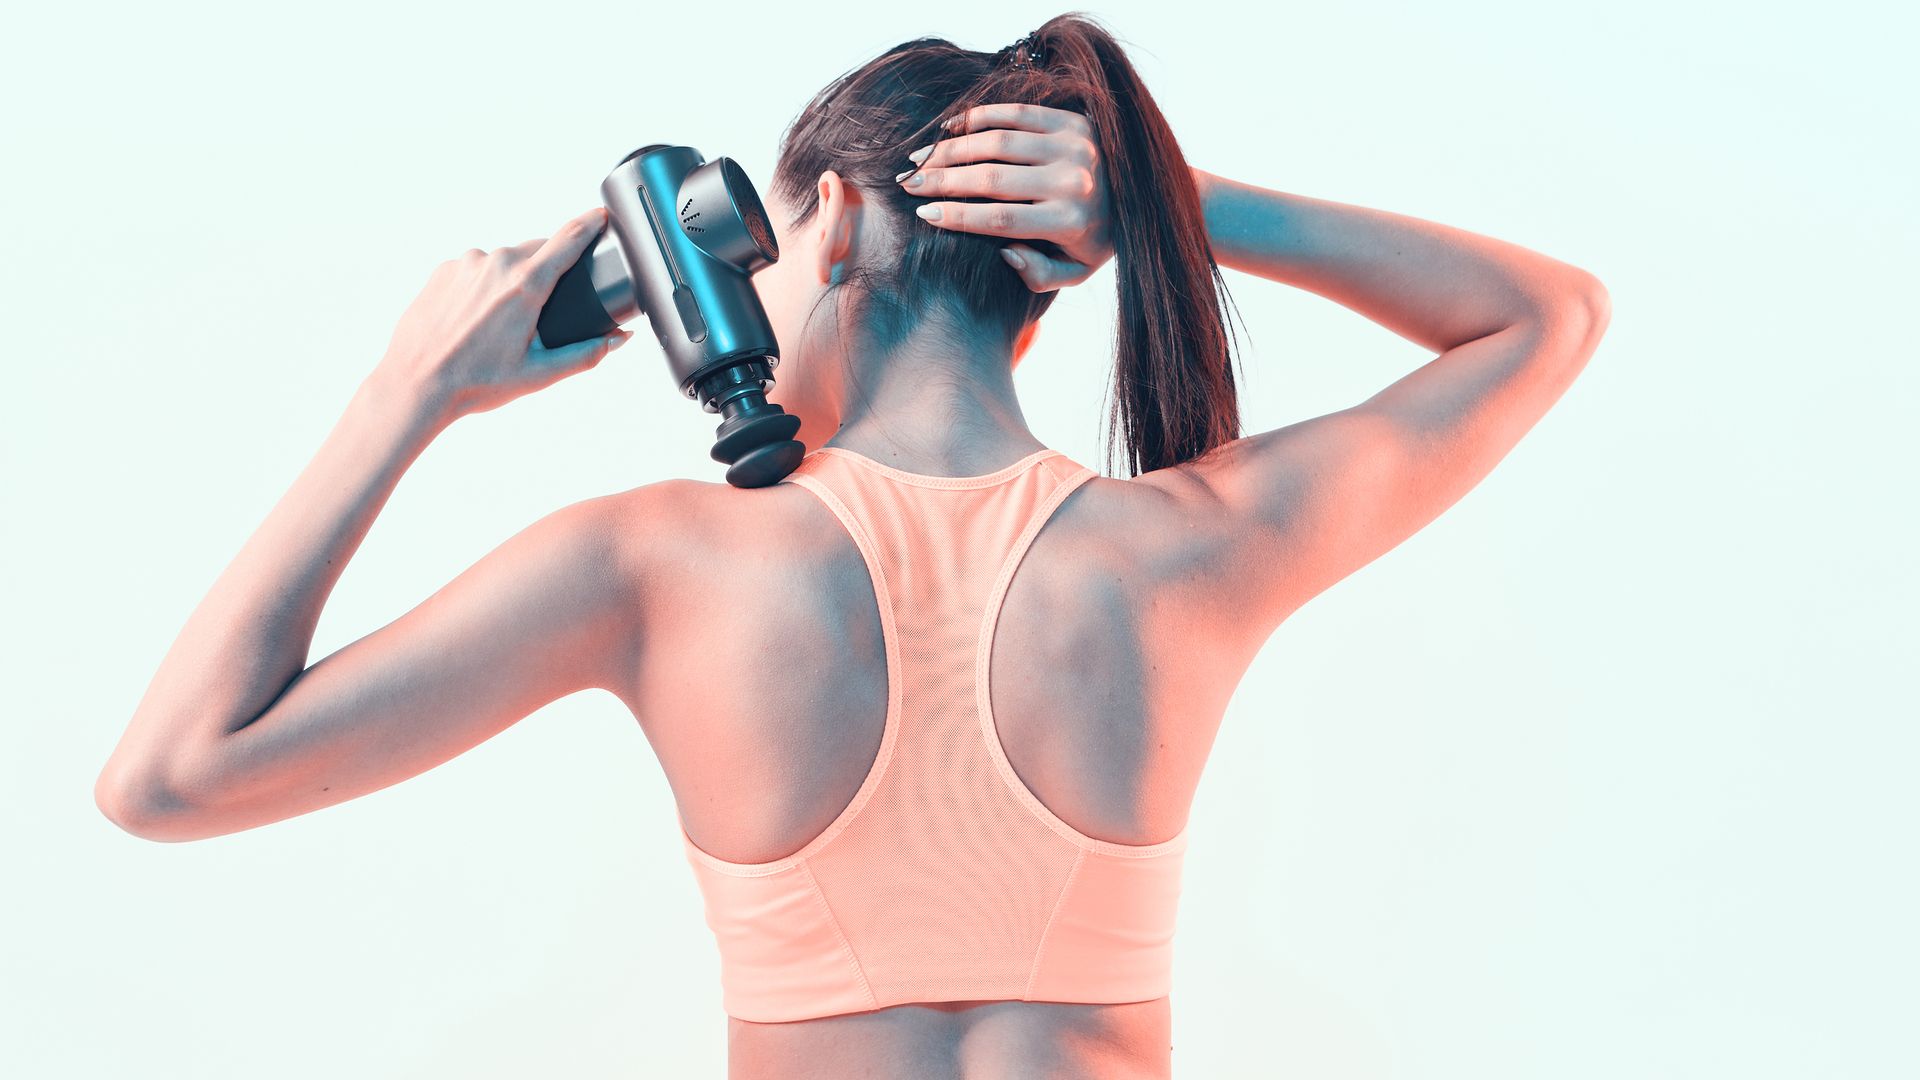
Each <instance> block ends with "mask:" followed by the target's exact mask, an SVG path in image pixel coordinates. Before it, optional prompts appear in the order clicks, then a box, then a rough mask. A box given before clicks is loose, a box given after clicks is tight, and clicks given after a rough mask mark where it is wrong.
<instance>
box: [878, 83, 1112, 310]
mask: <svg viewBox="0 0 1920 1080" xmlns="http://www.w3.org/2000/svg"><path fill="white" fill-rule="evenodd" d="M943 126H944V127H945V129H946V130H948V131H951V132H954V133H955V134H954V135H953V136H952V137H951V138H946V139H942V140H940V141H939V142H936V143H931V144H929V145H927V146H924V147H921V148H920V149H919V150H916V151H914V153H912V154H909V155H907V156H908V157H909V158H910V159H913V160H916V161H918V162H919V163H920V164H919V167H918V168H916V169H912V170H909V171H908V172H905V173H901V174H900V184H901V188H902V189H903V190H905V191H906V192H907V193H908V194H909V195H915V196H920V197H922V198H931V199H941V198H948V199H953V198H962V197H976V198H989V199H1009V200H1013V199H1022V200H1026V201H1024V202H993V203H969V202H934V203H924V204H921V205H920V206H918V207H916V208H915V210H916V212H917V213H919V214H920V216H921V217H922V218H923V219H924V220H926V221H927V222H928V223H929V224H933V225H937V226H939V227H940V228H942V229H952V230H954V231H956V232H970V233H983V234H987V235H991V236H1005V237H1019V238H1022V239H1031V240H1044V241H1047V242H1049V243H1051V244H1053V245H1054V247H1056V248H1057V249H1059V251H1060V252H1061V255H1060V256H1058V257H1056V256H1053V255H1049V254H1048V253H1046V252H1044V251H1042V250H1041V249H1040V248H1038V247H1035V246H1034V245H1032V244H1023V243H1019V242H1017V241H1016V242H1014V243H1011V244H1006V245H1004V246H1002V247H1001V250H1002V251H1011V252H1013V253H1014V254H1016V255H1018V256H1019V257H1020V260H1021V264H1022V265H1019V266H1016V267H1015V270H1016V271H1017V272H1018V273H1019V274H1020V278H1021V280H1022V281H1024V282H1026V285H1027V288H1029V289H1031V290H1033V291H1034V292H1051V291H1053V290H1055V289H1063V288H1066V287H1067V286H1069V285H1078V284H1080V283H1081V282H1083V281H1085V280H1087V279H1088V278H1090V277H1092V276H1093V275H1094V272H1095V271H1097V270H1099V269H1100V268H1101V267H1102V266H1104V265H1106V262H1107V260H1108V259H1111V258H1113V235H1112V230H1111V228H1110V227H1109V226H1110V221H1111V217H1112V214H1111V210H1110V209H1109V205H1108V197H1107V180H1106V176H1105V174H1104V170H1103V167H1102V162H1101V159H1100V145H1099V143H1098V142H1096V141H1095V138H1094V131H1093V123H1092V121H1090V120H1088V119H1087V118H1086V117H1085V116H1082V115H1081V114H1079V113H1076V112H1069V111H1067V110H1065V109H1055V108H1051V107H1049V106H1046V105H1031V104H1024V103H1020V102H995V103H992V104H987V105H975V106H974V107H973V108H971V109H968V110H966V111H965V112H962V113H960V114H959V115H957V116H955V117H953V118H952V119H951V120H949V121H948V122H947V123H946V124H945V125H943ZM989 129H991V130H989ZM970 162H984V163H987V164H969V163H970ZM1002 163H1005V164H1002ZM928 207H931V208H932V209H931V210H929V209H928Z"/></svg>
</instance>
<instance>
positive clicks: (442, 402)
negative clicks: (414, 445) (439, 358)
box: [354, 364, 459, 438]
mask: <svg viewBox="0 0 1920 1080" xmlns="http://www.w3.org/2000/svg"><path fill="white" fill-rule="evenodd" d="M354 405H355V407H356V408H358V409H361V410H362V411H368V412H372V413H375V414H377V415H380V416H383V417H385V418H386V419H387V421H388V422H389V423H392V424H394V425H397V426H400V427H402V428H405V429H406V430H408V431H410V432H413V433H417V434H419V435H421V436H422V437H425V438H432V437H433V436H434V435H437V434H439V433H440V432H441V431H444V430H446V428H447V426H448V425H449V424H452V423H453V422H454V421H455V420H457V419H459V413H458V412H457V411H456V410H455V409H454V406H453V395H451V394H449V393H447V392H446V391H445V390H444V389H443V388H441V387H439V386H436V385H434V384H432V383H430V382H427V381H424V380H421V379H418V378H414V377H412V376H410V375H407V374H405V373H403V372H400V371H396V370H394V369H392V368H391V367H389V366H388V365H386V364H381V365H380V366H378V367H376V368H374V370H373V371H372V373H370V374H369V375H368V376H367V377H366V378H365V379H363V380H361V382H360V386H359V388H358V389H357V390H356V391H355V392H354Z"/></svg>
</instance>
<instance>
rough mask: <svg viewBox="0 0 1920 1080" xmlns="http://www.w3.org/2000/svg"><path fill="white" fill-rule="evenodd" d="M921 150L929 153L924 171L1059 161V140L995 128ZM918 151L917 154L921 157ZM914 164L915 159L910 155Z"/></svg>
mask: <svg viewBox="0 0 1920 1080" xmlns="http://www.w3.org/2000/svg"><path fill="white" fill-rule="evenodd" d="M920 149H923V150H929V153H928V154H927V156H926V157H925V158H923V159H922V160H921V161H920V167H921V168H923V169H931V168H936V167H939V166H943V165H961V164H964V163H966V162H969V161H1009V162H1013V163H1014V164H1016V165H1044V164H1046V163H1047V162H1050V161H1055V160H1058V159H1059V157H1060V144H1059V136H1057V135H1054V134H1052V133H1048V132H1037V131H1016V130H1014V129H1012V128H994V129H993V130H991V131H976V132H973V133H972V134H970V135H953V136H950V137H948V138H945V139H941V140H939V141H938V142H934V143H931V144H929V145H928V146H926V147H921V148H920ZM919 152H920V151H919V150H915V151H914V153H916V154H917V153H919ZM907 160H908V161H912V160H913V157H912V155H911V154H910V155H908V157H907Z"/></svg>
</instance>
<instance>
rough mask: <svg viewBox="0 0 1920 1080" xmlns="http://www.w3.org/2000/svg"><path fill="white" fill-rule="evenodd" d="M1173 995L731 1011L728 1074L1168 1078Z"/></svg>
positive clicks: (741, 1077)
mask: <svg viewBox="0 0 1920 1080" xmlns="http://www.w3.org/2000/svg"><path fill="white" fill-rule="evenodd" d="M1169 1001H1170V999H1169V998H1167V997H1165V996H1162V997H1159V998H1155V999H1153V1000H1151V1001H1137V1002H1126V1003H1118V1004H1084V1003H1059V1002H1031V1001H952V1002H934V1003H912V1004H901V1005H895V1006H890V1007H887V1008H883V1009H878V1010H873V1011H870V1012H864V1013H857V1014H853V1015H846V1016H826V1017H820V1018H817V1019H813V1020H804V1021H799V1022H795V1023H778V1024H763V1023H754V1022H751V1021H746V1020H740V1019H730V1020H729V1021H728V1024H727V1045H728V1072H727V1075H728V1077H729V1080H771V1078H775V1077H779V1078H782V1080H785V1078H789V1077H793V1076H798V1075H810V1074H809V1073H808V1071H807V1070H810V1069H811V1070H820V1069H822V1068H823V1067H825V1066H829V1065H830V1066H831V1067H830V1068H826V1069H825V1074H827V1075H834V1076H913V1077H915V1078H916V1080H919V1078H925V1080H978V1078H987V1077H996V1078H997V1077H1005V1076H1024V1075H1028V1074H1029V1073H1032V1072H1034V1071H1036V1070H1044V1072H1045V1073H1046V1074H1047V1075H1063V1076H1098V1077H1101V1078H1102V1080H1165V1078H1167V1077H1169V1076H1171V1074H1172V1043H1173V1031H1172V1028H1173V1024H1172V1009H1171V1006H1170V1003H1169Z"/></svg>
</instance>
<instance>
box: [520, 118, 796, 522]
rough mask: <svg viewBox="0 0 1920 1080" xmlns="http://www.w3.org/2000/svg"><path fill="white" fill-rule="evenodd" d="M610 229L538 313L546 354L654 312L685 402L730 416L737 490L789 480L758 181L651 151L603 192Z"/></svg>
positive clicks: (718, 448) (722, 439) (690, 156)
mask: <svg viewBox="0 0 1920 1080" xmlns="http://www.w3.org/2000/svg"><path fill="white" fill-rule="evenodd" d="M600 196H601V199H602V200H603V201H604V202H605V203H606V206H607V229H606V231H605V232H604V233H602V234H601V235H600V238H599V239H598V240H597V241H595V242H594V245H593V247H592V248H590V249H589V250H588V251H587V252H586V254H584V255H582V256H581V257H580V260H579V261H578V262H576V263H575V264H574V265H573V266H572V267H571V268H570V269H568V270H567V272H566V273H564V274H562V275H561V276H560V280H559V282H558V283H557V284H556V285H555V286H554V290H553V296H552V297H551V298H550V299H549V300H548V301H547V305H546V307H545V308H543V309H541V312H540V323H539V332H540V342H541V344H542V345H544V346H546V347H547V348H556V347H558V346H560V345H565V344H569V343H571V342H575V341H585V340H586V339H588V338H591V337H595V336H597V335H602V334H608V333H612V332H613V330H614V329H615V328H616V327H618V326H619V325H620V324H622V323H625V322H628V321H630V320H632V319H633V318H634V317H636V316H638V315H641V314H645V315H646V316H647V319H648V322H650V323H651V324H652V326H653V334H654V337H655V338H657V339H658V340H659V342H660V347H661V349H662V350H663V351H664V352H665V353H666V360H667V367H668V368H669V369H670V370H671V371H672V373H673V376H674V379H675V382H676V383H677V384H678V386H679V387H680V391H681V393H683V394H685V395H687V396H688V397H690V398H693V399H694V400H695V401H698V402H700V405H701V407H702V408H703V409H705V410H706V411H707V412H710V413H718V414H719V415H720V416H721V421H720V427H719V429H718V430H717V431H716V432H715V441H714V444H713V449H712V456H713V459H714V460H715V461H719V462H724V463H726V464H727V466H728V468H727V482H728V483H730V484H732V485H734V486H735V487H764V486H765V485H767V484H772V483H775V482H777V481H779V480H780V478H782V477H784V476H786V475H787V474H788V473H790V472H792V471H793V469H794V466H796V465H798V464H799V463H800V458H801V455H802V454H804V453H805V448H804V447H803V446H801V444H800V443H798V442H796V441H795V440H794V438H793V436H794V434H795V433H796V432H798V431H799V430H800V418H799V417H797V416H794V415H792V414H790V413H788V412H786V411H785V410H783V409H781V408H780V406H778V405H775V404H773V403H771V402H769V401H768V400H767V396H766V392H767V390H768V389H770V388H771V387H772V386H773V382H774V378H773V369H774V368H776V367H778V366H779V364H780V343H779V342H778V341H777V340H775V339H774V336H773V327H772V325H771V324H770V323H768V321H767V313H766V309H765V308H763V307H762V306H761V305H760V297H759V295H758V294H757V293H755V292H754V290H753V282H752V280H751V279H752V275H753V274H755V273H757V272H758V271H760V270H762V269H764V268H765V267H768V266H771V265H773V263H774V262H775V261H776V260H778V259H779V257H780V249H779V246H778V245H777V243H776V242H775V240H774V234H773V228H772V225H771V223H770V222H769V220H768V218H767V211H766V208H765V207H764V206H762V205H761V202H760V195H759V193H758V192H756V191H755V190H754V187H753V182H752V181H750V180H748V179H747V174H746V173H745V171H743V170H742V169H741V168H740V166H739V165H738V164H736V163H735V162H734V161H733V160H732V159H731V158H717V159H715V160H713V161H705V160H703V159H702V158H701V156H700V152H699V151H697V150H695V149H693V148H692V147H690V146H671V145H667V144H665V143H654V144H651V145H648V146H643V147H641V148H640V149H638V150H635V151H634V152H633V153H631V154H628V155H627V156H626V157H625V158H623V159H621V161H620V164H618V165H616V166H614V169H613V171H612V172H611V173H609V174H607V178H606V180H605V181H603V182H602V183H601V185H600Z"/></svg>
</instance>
